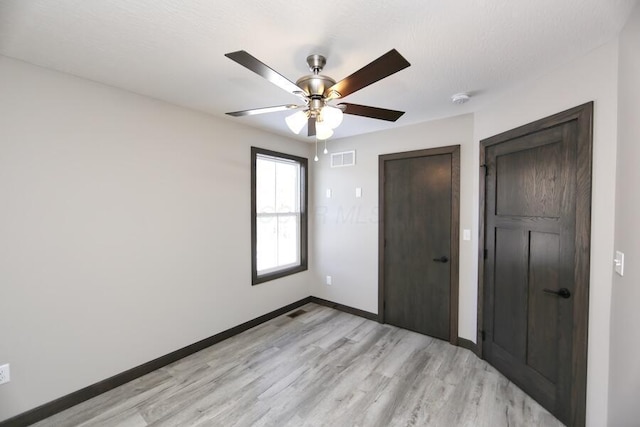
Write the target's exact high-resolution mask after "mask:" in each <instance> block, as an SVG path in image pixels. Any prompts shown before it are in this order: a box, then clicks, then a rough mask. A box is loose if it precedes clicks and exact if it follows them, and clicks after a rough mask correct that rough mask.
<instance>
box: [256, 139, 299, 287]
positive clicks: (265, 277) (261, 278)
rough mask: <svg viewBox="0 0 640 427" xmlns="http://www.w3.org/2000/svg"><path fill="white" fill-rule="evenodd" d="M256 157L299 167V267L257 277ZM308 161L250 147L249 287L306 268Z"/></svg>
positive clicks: (290, 155)
mask: <svg viewBox="0 0 640 427" xmlns="http://www.w3.org/2000/svg"><path fill="white" fill-rule="evenodd" d="M258 155H264V156H269V157H275V158H281V159H286V160H291V161H294V162H296V163H298V164H299V165H300V181H301V182H300V193H301V194H300V265H296V266H293V267H288V268H283V269H281V270H277V271H274V272H271V273H267V274H263V275H260V276H258V253H257V237H258V236H257V226H256V219H257V212H256V162H257V159H258ZM308 171H309V161H308V159H306V158H304V157H299V156H294V155H292V154H287V153H280V152H278V151H273V150H267V149H264V148H258V147H251V285H258V284H260V283H264V282H268V281H271V280H275V279H279V278H281V277H285V276H289V275H292V274H295V273H299V272H301V271H306V270H307V269H308V268H307V253H308V242H307V237H308V219H307V216H308V215H307V212H308V204H309V200H308V193H309V192H308V183H309V174H308Z"/></svg>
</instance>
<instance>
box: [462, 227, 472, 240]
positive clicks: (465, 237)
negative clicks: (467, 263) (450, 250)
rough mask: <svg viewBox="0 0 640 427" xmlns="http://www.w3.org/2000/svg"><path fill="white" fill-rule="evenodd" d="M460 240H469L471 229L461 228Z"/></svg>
mask: <svg viewBox="0 0 640 427" xmlns="http://www.w3.org/2000/svg"><path fill="white" fill-rule="evenodd" d="M462 240H471V230H469V229H468V228H465V229H464V230H462Z"/></svg>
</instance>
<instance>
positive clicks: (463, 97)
mask: <svg viewBox="0 0 640 427" xmlns="http://www.w3.org/2000/svg"><path fill="white" fill-rule="evenodd" d="M469 99H471V97H470V96H469V94H468V93H466V92H462V93H456V94H455V95H453V96H452V97H451V102H453V103H454V104H464V103H465V102H468V101H469Z"/></svg>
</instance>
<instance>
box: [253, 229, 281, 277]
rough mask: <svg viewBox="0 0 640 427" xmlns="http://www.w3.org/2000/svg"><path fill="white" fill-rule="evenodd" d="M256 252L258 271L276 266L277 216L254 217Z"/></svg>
mask: <svg viewBox="0 0 640 427" xmlns="http://www.w3.org/2000/svg"><path fill="white" fill-rule="evenodd" d="M256 240H257V242H256V252H257V257H256V258H257V259H256V262H257V270H258V273H260V272H261V271H264V270H269V269H272V268H275V267H277V266H278V218H277V217H275V216H271V217H257V218H256Z"/></svg>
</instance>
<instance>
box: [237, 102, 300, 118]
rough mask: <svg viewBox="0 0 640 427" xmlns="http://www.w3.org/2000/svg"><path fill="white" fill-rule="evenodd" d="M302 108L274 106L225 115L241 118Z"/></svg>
mask: <svg viewBox="0 0 640 427" xmlns="http://www.w3.org/2000/svg"><path fill="white" fill-rule="evenodd" d="M303 107H304V105H295V104H287V105H276V106H274V107H264V108H254V109H252V110H242V111H233V112H231V113H226V114H227V115H229V116H233V117H242V116H253V115H256V114H265V113H275V112H276V111H285V110H297V109H298V108H303Z"/></svg>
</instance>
